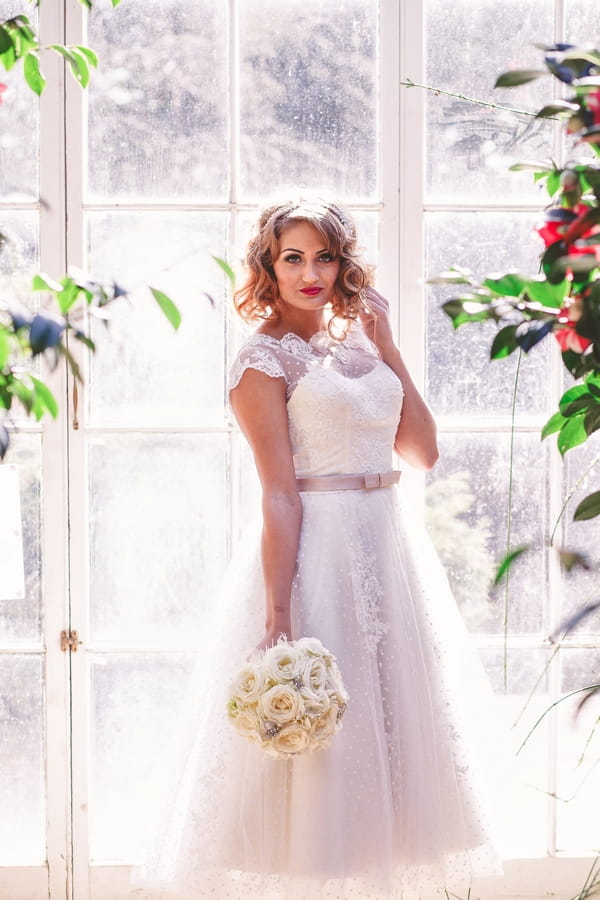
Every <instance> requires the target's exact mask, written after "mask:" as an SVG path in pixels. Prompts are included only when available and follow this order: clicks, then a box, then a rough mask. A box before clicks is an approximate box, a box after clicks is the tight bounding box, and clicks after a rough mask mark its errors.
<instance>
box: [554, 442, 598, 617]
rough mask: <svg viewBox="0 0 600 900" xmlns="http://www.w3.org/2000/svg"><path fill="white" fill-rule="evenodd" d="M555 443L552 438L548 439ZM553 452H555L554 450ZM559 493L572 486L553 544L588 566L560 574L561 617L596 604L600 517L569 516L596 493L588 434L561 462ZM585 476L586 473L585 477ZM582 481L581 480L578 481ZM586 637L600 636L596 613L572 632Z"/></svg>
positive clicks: (594, 445)
mask: <svg viewBox="0 0 600 900" xmlns="http://www.w3.org/2000/svg"><path fill="white" fill-rule="evenodd" d="M549 440H550V441H552V442H553V443H555V441H556V438H555V437H551V438H549ZM553 452H555V453H558V450H554V451H553ZM563 472H564V478H563V494H564V497H565V498H566V497H568V496H569V495H570V494H571V493H572V492H573V490H574V488H575V486H576V485H577V484H578V483H579V482H580V481H581V484H579V487H578V488H577V489H576V490H575V491H574V493H573V496H572V498H571V500H570V501H569V503H568V505H567V508H566V510H565V513H564V515H563V517H562V520H561V527H560V528H559V529H558V530H557V535H558V537H557V539H556V544H557V545H558V546H560V545H562V546H563V547H564V548H565V549H566V550H569V551H573V552H575V553H581V554H582V555H583V556H584V557H585V559H586V561H587V564H588V566H589V568H587V569H584V568H582V567H581V566H576V567H575V568H574V569H572V570H571V572H566V571H565V572H563V593H562V596H563V618H566V617H569V616H573V615H574V614H575V613H576V612H578V611H579V610H581V609H582V608H583V607H584V606H586V605H587V604H589V603H593V602H597V601H598V599H599V598H598V566H599V565H600V551H599V549H598V548H599V547H600V518H598V517H596V518H594V519H587V520H585V521H582V522H574V521H573V514H574V512H575V509H576V508H577V505H578V504H579V503H580V502H581V501H582V500H583V499H584V497H587V496H588V494H591V493H593V492H594V491H598V490H600V452H599V448H598V444H597V442H596V441H594V436H593V435H592V436H591V437H590V438H589V439H588V440H587V441H586V443H585V444H583V445H582V446H580V447H575V449H574V450H569V452H568V453H567V454H566V456H565V459H564V470H563ZM586 473H587V474H586ZM582 479H583V480H582ZM574 631H575V632H582V633H587V634H599V633H600V611H598V610H597V611H596V612H594V613H592V614H591V615H589V616H587V617H586V618H585V619H583V620H582V621H581V622H580V624H579V625H578V626H576V628H575V629H574Z"/></svg>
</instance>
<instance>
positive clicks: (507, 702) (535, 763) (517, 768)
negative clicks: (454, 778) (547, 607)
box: [481, 649, 550, 896]
mask: <svg viewBox="0 0 600 900" xmlns="http://www.w3.org/2000/svg"><path fill="white" fill-rule="evenodd" d="M481 656H482V659H483V663H484V665H485V668H486V671H487V673H488V675H489V677H490V680H491V682H492V685H493V687H494V690H495V691H496V692H497V693H496V696H495V697H494V716H495V718H496V721H497V722H498V734H499V736H500V738H501V740H502V742H503V744H504V745H505V747H506V750H507V752H508V757H507V759H506V760H505V763H506V764H507V765H508V766H509V771H508V773H507V777H505V778H504V779H503V782H502V788H501V791H500V796H496V795H495V792H494V795H495V796H496V802H497V804H498V807H499V812H500V816H499V818H498V823H499V824H500V823H502V824H504V830H506V828H508V829H509V831H508V834H505V833H503V834H502V837H503V844H502V850H503V851H504V854H505V856H506V858H507V859H509V858H511V857H515V858H517V859H519V858H521V859H522V858H524V857H527V856H545V854H546V850H547V844H546V830H547V823H548V796H547V793H546V792H547V790H548V784H549V766H548V760H549V757H548V752H547V742H548V740H549V729H548V725H547V723H546V722H542V723H541V725H540V726H538V728H537V729H536V730H535V732H534V734H533V735H532V736H531V737H530V738H529V740H527V742H526V743H525V745H524V746H522V744H523V741H524V740H525V738H526V737H527V734H528V733H529V732H530V730H531V727H532V725H533V724H534V723H535V722H536V720H537V719H538V718H539V716H540V715H541V714H542V713H543V711H544V710H545V709H546V707H547V706H548V705H549V703H550V700H549V699H548V697H549V695H548V684H547V678H546V676H545V675H544V670H545V667H546V666H547V663H548V654H547V653H546V652H544V651H540V650H510V649H509V651H508V654H507V658H506V661H505V658H504V652H503V650H502V649H498V650H484V651H482V653H481ZM505 664H506V674H507V679H506V681H507V683H506V688H505ZM538 681H539V683H538ZM536 683H538V685H537V689H536V690H535V691H534V692H533V695H532V696H530V695H531V694H532V690H533V689H534V686H535V685H536ZM521 746H522V748H521ZM519 748H521V749H520V752H519V753H518V756H517V751H519ZM511 760H512V762H511ZM498 761H499V762H502V757H500V759H499V760H498ZM513 767H514V768H513ZM484 896H485V895H484Z"/></svg>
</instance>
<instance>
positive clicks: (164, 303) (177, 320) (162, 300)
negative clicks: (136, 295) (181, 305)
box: [150, 287, 181, 331]
mask: <svg viewBox="0 0 600 900" xmlns="http://www.w3.org/2000/svg"><path fill="white" fill-rule="evenodd" d="M150 291H151V293H152V296H153V297H154V299H155V300H156V302H157V303H158V305H159V306H160V308H161V309H162V311H163V313H164V314H165V316H166V317H167V319H168V320H169V322H170V323H171V325H172V326H173V328H174V329H175V331H177V329H178V328H179V326H180V325H181V313H180V312H179V310H178V309H177V307H176V306H175V304H174V303H173V301H172V300H171V298H170V297H167V295H166V294H163V292H162V291H159V290H158V288H153V287H151V288H150Z"/></svg>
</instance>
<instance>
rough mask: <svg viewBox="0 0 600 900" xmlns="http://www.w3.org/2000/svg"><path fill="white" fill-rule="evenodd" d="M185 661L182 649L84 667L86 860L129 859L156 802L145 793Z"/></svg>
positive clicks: (177, 699) (180, 691) (173, 716)
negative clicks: (88, 724)
mask: <svg viewBox="0 0 600 900" xmlns="http://www.w3.org/2000/svg"><path fill="white" fill-rule="evenodd" d="M192 662H193V660H192V658H191V657H185V656H183V655H181V654H174V655H170V656H167V655H159V654H144V655H142V654H138V653H132V654H121V655H119V654H111V655H110V656H109V655H104V654H102V655H96V656H95V657H94V659H93V661H92V664H91V671H90V675H91V700H92V722H93V723H94V726H93V732H92V735H91V743H92V747H91V785H90V855H91V859H92V862H100V861H103V860H104V861H110V862H116V861H120V860H122V861H125V862H131V861H132V860H135V859H136V857H137V854H138V850H139V841H140V835H142V834H143V833H144V825H145V817H146V816H147V815H148V812H149V810H152V809H153V801H154V803H156V801H157V794H156V792H154V793H153V792H152V790H151V786H152V785H155V784H156V771H155V767H156V765H157V761H161V762H162V763H163V765H164V757H165V751H166V750H167V748H168V746H169V741H170V739H171V736H172V735H173V732H174V728H175V727H176V725H177V713H178V711H179V710H180V709H181V703H182V698H183V697H185V692H186V687H187V682H188V678H189V674H190V671H191V668H192ZM161 768H162V767H161ZM161 775H162V776H163V777H164V771H163V772H161ZM149 786H150V790H149Z"/></svg>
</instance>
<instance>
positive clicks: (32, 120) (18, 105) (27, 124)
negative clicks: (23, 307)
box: [0, 0, 39, 258]
mask: <svg viewBox="0 0 600 900" xmlns="http://www.w3.org/2000/svg"><path fill="white" fill-rule="evenodd" d="M25 7H26V8H25V9H24V8H23V3H22V0H0V21H4V20H5V19H9V18H12V17H13V16H17V15H19V14H20V15H23V14H25V15H26V16H27V17H28V19H29V20H30V22H32V24H33V25H34V28H36V29H37V12H36V10H35V9H32V8H31V6H30V4H25ZM0 81H1V82H2V84H5V85H6V86H7V90H6V92H5V93H4V94H3V96H2V129H1V130H0V198H2V200H3V201H4V202H11V201H12V202H18V201H29V202H31V201H35V200H37V199H38V196H39V187H38V177H39V166H38V157H39V130H38V129H39V118H38V103H39V101H38V98H37V96H36V95H35V94H34V93H33V91H32V90H30V88H28V87H27V84H26V83H25V79H24V78H23V70H22V63H20V64H17V65H16V66H15V68H14V69H12V70H11V71H10V72H6V71H5V70H4V68H2V70H1V71H0ZM5 220H6V214H5V213H3V214H2V221H1V222H0V232H2V233H4V228H3V226H4V223H5ZM0 258H1V257H0Z"/></svg>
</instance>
